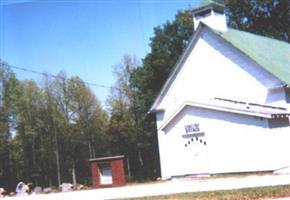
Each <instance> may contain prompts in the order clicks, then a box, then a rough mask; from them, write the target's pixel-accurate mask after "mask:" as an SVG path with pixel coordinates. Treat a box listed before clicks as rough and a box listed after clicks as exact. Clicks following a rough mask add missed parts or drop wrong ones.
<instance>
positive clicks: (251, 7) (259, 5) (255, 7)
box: [226, 0, 290, 42]
mask: <svg viewBox="0 0 290 200" xmlns="http://www.w3.org/2000/svg"><path fill="white" fill-rule="evenodd" d="M226 6H227V9H228V13H227V14H228V17H229V25H230V26H232V27H234V28H237V29H240V30H245V31H249V32H253V33H257V34H260V35H265V36H268V37H273V38H276V39H280V40H284V41H288V42H290V12H289V10H290V1H289V0H253V1H247V0H242V1H241V0H227V1H226Z"/></svg>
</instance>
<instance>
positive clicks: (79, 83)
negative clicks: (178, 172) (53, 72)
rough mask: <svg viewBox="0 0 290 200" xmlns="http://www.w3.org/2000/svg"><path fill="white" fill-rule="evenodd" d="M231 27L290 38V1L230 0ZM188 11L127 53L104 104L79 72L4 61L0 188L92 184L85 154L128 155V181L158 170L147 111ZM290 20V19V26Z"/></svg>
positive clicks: (178, 44)
mask: <svg viewBox="0 0 290 200" xmlns="http://www.w3.org/2000/svg"><path fill="white" fill-rule="evenodd" d="M224 3H225V4H226V6H227V9H226V12H227V15H228V24H229V25H230V26H231V27H234V28H237V29H241V30H246V31H250V32H253V33H258V34H262V35H265V36H268V37H273V38H278V39H281V40H284V41H288V42H289V41H290V38H289V36H290V29H289V27H290V14H289V13H290V12H289V10H290V3H289V1H288V0H263V1H262V0H253V1H247V0H243V1H240V0H231V1H225V2H224ZM192 19H193V18H192V14H191V11H190V9H188V10H184V11H179V12H178V13H177V14H176V16H175V19H174V20H173V21H167V22H166V23H164V24H163V25H161V26H158V27H155V28H154V34H153V37H152V38H151V39H150V43H149V45H150V48H151V51H150V52H149V53H148V54H147V55H146V56H145V57H144V59H142V60H140V59H139V58H136V57H135V56H132V55H125V56H124V58H123V60H122V61H121V62H120V64H118V65H116V66H115V67H114V69H115V70H114V74H115V75H116V83H115V85H114V86H113V87H112V88H111V91H110V95H109V97H108V100H107V105H108V108H107V109H106V110H105V109H104V108H102V107H101V104H100V102H99V100H98V99H97V97H96V96H95V94H94V93H93V92H92V91H91V89H90V88H89V87H88V85H86V84H85V82H84V81H83V80H81V79H80V78H79V77H70V78H69V77H67V76H66V74H65V73H64V72H61V73H59V74H58V76H57V77H50V76H43V79H42V81H41V83H36V82H35V81H33V80H24V81H20V80H18V79H17V77H16V75H15V73H14V72H13V70H12V69H11V67H10V66H9V64H7V63H5V62H4V61H1V62H0V186H1V187H5V188H7V189H8V188H9V189H10V190H14V188H15V186H16V184H17V182H18V181H20V180H22V181H26V182H32V183H34V184H35V185H41V186H58V185H59V184H60V183H62V182H73V183H76V182H78V183H82V184H87V185H90V184H91V174H90V173H91V172H90V166H89V162H88V159H90V158H95V157H102V156H111V155H125V158H126V159H125V166H126V167H125V170H126V175H127V178H128V179H132V180H146V179H155V178H157V177H159V176H160V169H159V156H158V155H159V153H158V141H157V135H156V125H155V118H154V116H153V115H151V114H148V110H149V108H150V106H151V104H152V103H153V101H154V99H155V98H156V96H157V95H158V93H159V91H160V89H161V87H162V85H163V84H164V82H165V80H166V78H167V77H168V75H169V73H170V71H171V70H172V68H173V67H174V65H175V63H176V62H177V60H178V59H179V56H180V55H181V54H182V52H183V51H184V49H185V47H186V46H187V44H188V42H189V40H190V38H191V36H192V34H193V20H192ZM287 24H288V25H287Z"/></svg>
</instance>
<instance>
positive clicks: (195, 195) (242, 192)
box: [131, 185, 290, 200]
mask: <svg viewBox="0 0 290 200" xmlns="http://www.w3.org/2000/svg"><path fill="white" fill-rule="evenodd" d="M289 196H290V185H285V186H270V187H257V188H245V189H238V190H222V191H213V192H192V193H181V194H173V195H164V196H154V197H143V198H131V200H133V199H135V200H145V199H148V200H149V199H150V200H151V199H153V200H154V199H172V200H179V199H197V200H204V199H227V200H232V199H239V200H240V199H242V200H245V199H265V198H267V199H268V198H281V197H289Z"/></svg>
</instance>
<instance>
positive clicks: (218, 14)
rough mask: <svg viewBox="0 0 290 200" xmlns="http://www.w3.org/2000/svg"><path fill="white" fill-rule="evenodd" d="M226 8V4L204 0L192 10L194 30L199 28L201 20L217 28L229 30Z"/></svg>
mask: <svg viewBox="0 0 290 200" xmlns="http://www.w3.org/2000/svg"><path fill="white" fill-rule="evenodd" d="M224 10H225V6H224V5H223V4H220V3H217V2H214V1H210V0H204V1H203V3H202V4H201V5H200V6H199V7H197V8H195V9H193V11H192V13H193V21H194V30H196V29H197V27H198V25H199V23H200V22H203V23H204V24H206V25H207V26H209V27H211V28H213V29H215V30H218V31H227V22H226V15H225V12H224Z"/></svg>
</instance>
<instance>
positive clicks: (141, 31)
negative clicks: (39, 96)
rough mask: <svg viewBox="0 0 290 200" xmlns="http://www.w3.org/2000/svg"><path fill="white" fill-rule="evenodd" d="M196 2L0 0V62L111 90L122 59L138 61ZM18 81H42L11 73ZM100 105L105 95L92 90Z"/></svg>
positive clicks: (148, 0)
mask: <svg viewBox="0 0 290 200" xmlns="http://www.w3.org/2000/svg"><path fill="white" fill-rule="evenodd" d="M198 3H199V0H89V1H87V0H83V1H76V0H70V1H67V0H54V1H52V0H50V1H48V0H35V1H27V0H0V6H1V7H0V23H1V24H0V58H1V59H2V60H4V61H6V62H8V63H9V64H11V65H14V66H17V67H24V68H28V69H30V70H35V71H40V72H47V73H51V74H57V73H58V72H60V71H61V70H64V71H65V72H66V73H67V75H68V76H69V77H70V76H74V75H78V76H79V77H81V78H82V79H83V80H84V81H87V82H93V83H97V84H101V85H107V86H112V85H113V84H114V81H115V77H114V75H113V73H112V71H113V66H114V65H116V64H118V63H120V62H121V60H122V57H123V55H124V54H133V55H136V56H137V57H138V58H140V59H142V58H144V56H145V55H146V53H148V52H149V51H150V48H149V46H148V44H149V42H150V40H149V38H150V37H152V36H153V28H154V27H156V26H158V25H162V24H164V23H165V22H166V21H167V20H172V19H173V18H174V16H175V14H176V13H177V11H178V10H183V9H187V8H189V7H192V6H195V5H197V4H198ZM14 72H15V73H16V74H17V77H18V78H20V79H21V80H23V79H34V80H36V81H38V82H41V79H42V77H41V76H40V75H35V74H32V73H27V72H23V71H19V70H16V69H14ZM91 89H92V90H93V91H94V92H95V94H96V96H97V97H98V99H100V100H101V102H103V105H104V102H105V99H106V97H107V94H108V89H105V88H101V87H93V86H91Z"/></svg>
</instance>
